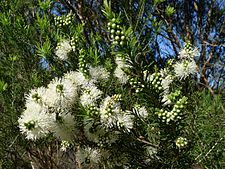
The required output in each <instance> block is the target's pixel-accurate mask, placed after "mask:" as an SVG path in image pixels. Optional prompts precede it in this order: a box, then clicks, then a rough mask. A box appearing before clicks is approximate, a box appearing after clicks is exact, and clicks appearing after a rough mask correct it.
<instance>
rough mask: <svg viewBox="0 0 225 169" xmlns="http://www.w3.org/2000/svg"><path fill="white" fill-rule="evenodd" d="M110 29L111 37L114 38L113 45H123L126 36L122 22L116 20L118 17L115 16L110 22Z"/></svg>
mask: <svg viewBox="0 0 225 169" xmlns="http://www.w3.org/2000/svg"><path fill="white" fill-rule="evenodd" d="M108 30H109V32H110V38H111V39H112V43H113V45H120V46H123V45H124V43H125V39H126V38H125V35H124V32H123V30H122V28H121V26H120V23H119V22H118V21H117V20H116V18H113V19H112V20H111V21H110V22H109V23H108Z"/></svg>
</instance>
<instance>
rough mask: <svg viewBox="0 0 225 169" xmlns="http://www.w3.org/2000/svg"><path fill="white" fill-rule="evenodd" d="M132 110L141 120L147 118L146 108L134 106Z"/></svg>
mask: <svg viewBox="0 0 225 169" xmlns="http://www.w3.org/2000/svg"><path fill="white" fill-rule="evenodd" d="M133 110H134V111H135V112H136V113H137V115H138V116H140V117H141V118H144V119H145V118H146V117H147V116H148V112H147V110H146V108H145V107H144V106H142V107H141V106H140V105H135V107H134V108H133Z"/></svg>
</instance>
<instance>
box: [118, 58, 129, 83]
mask: <svg viewBox="0 0 225 169" xmlns="http://www.w3.org/2000/svg"><path fill="white" fill-rule="evenodd" d="M116 64H117V67H116V69H115V71H114V76H115V77H117V78H118V80H119V81H120V83H122V84H125V83H127V81H128V79H129V78H128V76H127V75H126V73H125V72H124V71H123V69H127V68H129V67H130V66H129V65H127V64H126V62H125V60H123V59H122V58H120V57H117V58H116Z"/></svg>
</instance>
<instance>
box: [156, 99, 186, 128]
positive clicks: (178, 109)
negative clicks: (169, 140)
mask: <svg viewBox="0 0 225 169" xmlns="http://www.w3.org/2000/svg"><path fill="white" fill-rule="evenodd" d="M186 104H187V97H185V96H183V97H182V98H181V99H179V100H178V101H177V102H176V104H175V105H174V106H173V109H172V110H171V111H167V110H164V109H160V110H157V111H156V114H157V115H158V117H159V118H160V119H161V120H162V122H165V123H167V124H168V123H169V122H171V121H177V120H179V119H181V115H182V110H183V109H184V107H185V106H186Z"/></svg>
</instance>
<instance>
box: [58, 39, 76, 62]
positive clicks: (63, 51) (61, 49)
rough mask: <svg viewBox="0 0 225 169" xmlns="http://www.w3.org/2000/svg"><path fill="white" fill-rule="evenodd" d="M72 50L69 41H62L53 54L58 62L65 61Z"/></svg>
mask: <svg viewBox="0 0 225 169" xmlns="http://www.w3.org/2000/svg"><path fill="white" fill-rule="evenodd" d="M72 50H73V47H72V46H71V44H70V41H69V40H65V39H64V40H62V41H61V42H60V43H58V44H57V47H56V51H55V54H56V56H58V58H59V59H60V60H63V61H65V60H67V59H68V54H69V53H70V52H71V51H72Z"/></svg>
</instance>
